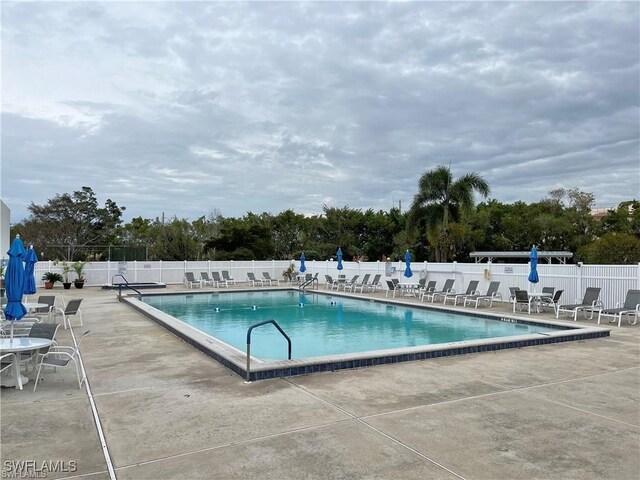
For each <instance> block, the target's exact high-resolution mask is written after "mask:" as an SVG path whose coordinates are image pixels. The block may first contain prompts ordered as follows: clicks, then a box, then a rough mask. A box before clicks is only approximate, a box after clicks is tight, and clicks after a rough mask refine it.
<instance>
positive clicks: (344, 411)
mask: <svg viewBox="0 0 640 480" xmlns="http://www.w3.org/2000/svg"><path fill="white" fill-rule="evenodd" d="M285 381H286V382H287V383H289V384H291V385H292V386H293V387H294V388H296V389H298V390H301V391H303V392H304V393H306V394H307V395H310V396H311V397H313V398H314V399H316V400H319V401H320V402H323V403H325V404H326V405H329V406H330V407H332V408H335V409H336V410H338V411H339V412H341V413H344V414H345V415H349V416H350V417H352V419H353V420H355V421H357V422H359V423H361V424H362V425H364V426H366V427H367V428H369V429H371V430H373V431H374V432H375V433H377V434H378V435H381V436H383V437H385V438H387V439H388V440H391V441H392V442H394V443H396V444H397V445H400V446H401V447H403V448H405V449H406V450H409V451H410V452H412V453H413V454H415V455H417V456H419V457H420V458H422V459H423V460H426V461H428V462H429V463H432V464H434V465H436V466H437V467H439V468H442V469H443V470H445V471H447V472H449V473H450V474H451V475H454V476H456V477H457V478H460V479H463V480H464V479H465V477H463V476H462V475H460V474H458V473H456V472H454V471H453V470H451V469H450V468H447V467H445V466H444V465H442V464H441V463H438V462H436V461H435V460H434V459H432V458H430V457H429V456H427V455H425V454H424V453H422V452H420V451H418V450H416V449H415V448H413V447H411V446H409V445H407V444H406V443H404V442H402V441H400V440H398V439H397V438H395V437H393V436H391V435H389V434H388V433H385V432H383V431H382V430H380V429H379V428H376V427H374V426H373V425H371V424H369V423H367V422H365V421H364V420H363V418H364V417H358V416H357V415H355V414H353V413H351V412H349V411H348V410H345V409H344V408H342V407H340V406H339V405H336V404H334V403H332V402H330V401H328V400H325V399H324V398H322V397H320V396H318V395H316V394H315V393H313V392H311V391H309V390H307V389H306V388H305V387H303V386H302V385H298V384H295V383H292V382H291V381H290V380H289V379H286V380H285Z"/></svg>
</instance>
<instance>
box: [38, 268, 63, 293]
mask: <svg viewBox="0 0 640 480" xmlns="http://www.w3.org/2000/svg"><path fill="white" fill-rule="evenodd" d="M42 280H44V288H46V289H47V290H51V289H52V288H53V285H54V284H55V283H56V282H61V281H62V275H61V274H59V273H58V272H45V273H44V275H42Z"/></svg>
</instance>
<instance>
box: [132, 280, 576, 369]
mask: <svg viewBox="0 0 640 480" xmlns="http://www.w3.org/2000/svg"><path fill="white" fill-rule="evenodd" d="M143 301H144V302H145V303H148V304H149V305H151V306H153V307H155V308H157V309H158V310H160V311H162V312H165V313H168V314H169V315H171V316H173V317H175V318H177V319H178V320H181V321H183V322H185V323H186V324H188V325H191V326H192V327H194V328H197V329H198V330H201V331H203V332H205V333H207V334H209V335H212V336H213V337H215V338H218V339H220V340H222V341H223V342H225V343H228V344H229V345H233V346H234V347H236V348H238V349H240V350H242V349H244V348H245V346H246V337H247V330H248V328H249V327H251V325H254V324H255V323H258V322H263V321H265V320H271V319H274V320H276V321H277V322H278V324H279V325H280V327H281V328H282V329H283V330H284V331H285V332H286V333H287V335H288V336H289V337H290V338H291V342H292V358H296V359H299V358H308V357H321V356H326V355H339V354H345V353H352V352H367V351H371V350H387V349H391V348H401V347H415V346H417V345H435V344H440V343H449V342H462V341H466V340H478V339H486V338H495V337H507V336H513V335H523V334H532V333H539V334H544V333H550V332H555V331H558V330H564V328H559V327H555V326H543V325H534V324H526V323H511V322H501V321H498V320H495V319H489V318H482V317H471V316H468V315H461V314H458V313H454V312H451V311H443V310H426V309H416V308H411V307H409V306H407V305H392V304H384V303H380V302H369V301H362V300H360V299H355V298H344V297H337V296H333V295H319V294H315V293H299V292H294V291H275V292H274V291H269V292H238V293H221V294H213V295H186V296H180V297H177V296H175V295H161V296H153V297H145V298H143ZM251 353H252V355H254V356H255V357H257V358H259V359H261V360H286V359H287V343H286V340H285V338H284V337H283V336H282V335H281V334H280V332H278V330H276V328H275V327H274V326H272V325H270V326H264V327H262V328H260V329H256V330H255V331H254V332H253V334H252V342H251Z"/></svg>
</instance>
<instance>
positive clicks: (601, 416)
mask: <svg viewBox="0 0 640 480" xmlns="http://www.w3.org/2000/svg"><path fill="white" fill-rule="evenodd" d="M517 393H521V394H523V395H526V396H530V397H532V398H535V399H536V400H542V401H544V402H548V403H552V404H554V405H558V406H561V407H565V408H569V409H571V410H575V411H578V412H581V413H586V414H588V415H593V416H595V417H598V418H603V419H605V420H610V421H612V422H617V423H621V424H622V425H626V426H628V427H631V428H636V429H638V430H640V425H634V424H633V423H629V422H625V421H623V420H618V419H617V418H613V417H608V416H607V415H602V414H600V413H595V412H591V411H589V410H585V409H583V408H578V407H574V406H572V405H568V404H566V403H562V402H558V401H555V400H550V399H548V398H545V397H542V396H540V395H536V394H535V393H532V392H525V391H518V392H517Z"/></svg>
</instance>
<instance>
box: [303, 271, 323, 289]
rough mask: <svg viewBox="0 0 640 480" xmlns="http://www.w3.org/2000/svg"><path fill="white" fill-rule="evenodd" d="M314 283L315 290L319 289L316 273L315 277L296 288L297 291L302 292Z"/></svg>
mask: <svg viewBox="0 0 640 480" xmlns="http://www.w3.org/2000/svg"><path fill="white" fill-rule="evenodd" d="M314 282H315V287H316V290H317V289H318V288H319V285H320V283H319V281H318V274H317V273H316V275H315V276H314V277H312V278H310V279H309V280H305V282H304V283H303V284H301V285H300V286H299V287H298V290H303V291H304V289H305V288H307V287H308V286H309V285H312V284H313V283H314ZM312 286H313V285H312Z"/></svg>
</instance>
